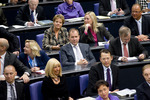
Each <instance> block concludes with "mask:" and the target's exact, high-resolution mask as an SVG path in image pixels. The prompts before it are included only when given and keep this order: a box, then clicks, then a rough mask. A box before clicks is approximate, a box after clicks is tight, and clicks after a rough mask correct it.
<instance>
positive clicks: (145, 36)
mask: <svg viewBox="0 0 150 100" xmlns="http://www.w3.org/2000/svg"><path fill="white" fill-rule="evenodd" d="M135 37H136V38H138V40H139V41H148V40H149V39H148V36H147V35H143V34H141V35H138V36H135Z"/></svg>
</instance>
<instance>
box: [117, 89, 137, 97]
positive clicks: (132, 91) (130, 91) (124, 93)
mask: <svg viewBox="0 0 150 100" xmlns="http://www.w3.org/2000/svg"><path fill="white" fill-rule="evenodd" d="M115 93H117V94H118V95H119V96H129V97H131V96H132V95H134V94H135V93H136V90H135V89H128V88H126V89H123V90H120V91H117V92H115Z"/></svg>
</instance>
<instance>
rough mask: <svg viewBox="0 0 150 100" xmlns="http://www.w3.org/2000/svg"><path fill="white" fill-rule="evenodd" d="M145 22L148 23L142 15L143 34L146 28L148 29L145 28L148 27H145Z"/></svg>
mask: <svg viewBox="0 0 150 100" xmlns="http://www.w3.org/2000/svg"><path fill="white" fill-rule="evenodd" d="M145 24H146V23H145V21H144V17H142V34H144V32H145V31H144V30H146V29H145V28H146V27H145V26H146V25H145Z"/></svg>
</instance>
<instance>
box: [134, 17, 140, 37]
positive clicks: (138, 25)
mask: <svg viewBox="0 0 150 100" xmlns="http://www.w3.org/2000/svg"><path fill="white" fill-rule="evenodd" d="M135 21H136V23H137V27H138V30H139V35H141V34H142V17H141V18H140V19H139V20H135Z"/></svg>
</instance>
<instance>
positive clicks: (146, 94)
mask: <svg viewBox="0 0 150 100" xmlns="http://www.w3.org/2000/svg"><path fill="white" fill-rule="evenodd" d="M142 72H143V77H144V78H145V82H143V83H142V84H140V85H139V86H138V87H137V89H136V94H137V98H138V100H150V64H147V65H145V66H144V67H143V68H142Z"/></svg>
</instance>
